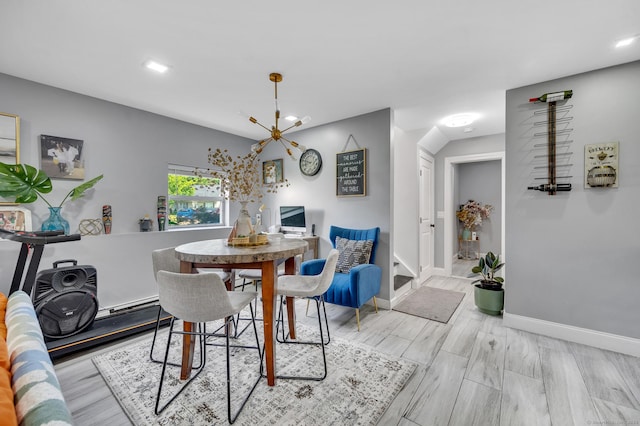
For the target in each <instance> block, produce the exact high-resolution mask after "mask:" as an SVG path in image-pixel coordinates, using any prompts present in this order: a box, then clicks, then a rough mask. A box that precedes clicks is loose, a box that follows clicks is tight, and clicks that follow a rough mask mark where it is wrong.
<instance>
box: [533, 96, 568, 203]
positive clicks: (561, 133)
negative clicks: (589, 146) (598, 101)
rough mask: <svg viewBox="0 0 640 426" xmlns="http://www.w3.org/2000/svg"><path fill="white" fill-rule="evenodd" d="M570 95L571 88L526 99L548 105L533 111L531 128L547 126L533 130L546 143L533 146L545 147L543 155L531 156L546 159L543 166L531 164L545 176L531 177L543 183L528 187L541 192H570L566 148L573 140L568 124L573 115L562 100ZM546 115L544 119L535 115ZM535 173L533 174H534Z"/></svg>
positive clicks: (550, 193)
mask: <svg viewBox="0 0 640 426" xmlns="http://www.w3.org/2000/svg"><path fill="white" fill-rule="evenodd" d="M572 96H573V91H572V90H565V91H562V92H556V93H545V94H544V95H542V96H540V97H538V98H531V99H529V102H536V103H546V106H547V108H545V109H539V110H537V111H534V113H533V114H534V118H535V120H536V121H534V122H533V126H534V127H542V126H546V131H541V132H536V133H534V135H533V136H534V137H535V138H543V137H544V138H546V139H547V141H546V143H536V144H534V145H533V147H534V149H540V150H542V149H544V148H546V154H538V155H534V156H533V157H534V159H546V164H545V165H534V167H533V168H534V172H536V173H537V172H544V171H545V170H546V176H539V177H534V179H536V180H545V181H546V183H540V184H534V185H533V186H529V187H527V189H532V190H536V191H543V192H546V193H548V194H549V195H555V194H556V193H557V192H558V191H571V183H569V182H568V179H571V178H572V177H573V176H571V175H570V174H569V173H570V171H571V167H572V166H573V164H571V163H570V161H571V156H572V154H573V152H571V151H569V149H570V147H571V143H572V142H573V140H571V139H570V137H571V132H572V131H573V129H572V128H571V127H570V125H571V121H572V120H573V117H572V116H570V115H569V114H570V113H571V109H572V108H573V105H570V104H567V103H566V102H565V101H566V99H569V98H571V97H572ZM545 114H546V118H547V119H546V120H539V119H538V118H539V117H541V116H544V115H545ZM536 173H534V174H536Z"/></svg>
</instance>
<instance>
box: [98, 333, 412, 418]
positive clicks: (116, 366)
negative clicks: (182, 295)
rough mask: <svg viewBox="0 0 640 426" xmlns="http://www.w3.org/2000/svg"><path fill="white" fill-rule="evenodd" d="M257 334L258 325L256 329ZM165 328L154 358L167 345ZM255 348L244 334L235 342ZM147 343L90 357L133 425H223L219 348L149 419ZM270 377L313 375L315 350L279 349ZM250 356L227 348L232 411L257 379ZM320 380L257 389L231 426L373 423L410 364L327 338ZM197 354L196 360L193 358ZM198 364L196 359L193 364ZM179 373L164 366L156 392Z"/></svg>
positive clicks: (151, 376) (174, 354) (151, 379)
mask: <svg viewBox="0 0 640 426" xmlns="http://www.w3.org/2000/svg"><path fill="white" fill-rule="evenodd" d="M259 326H260V327H258V328H259V329H261V328H262V327H261V326H262V324H261V323H260V324H259ZM296 329H297V332H298V334H299V336H298V338H299V339H300V340H303V339H309V338H314V337H316V338H317V336H315V335H317V329H316V330H313V329H310V328H308V327H305V326H303V325H301V324H298V326H297V328H296ZM166 333H167V332H166V330H165V331H164V332H163V333H162V337H161V338H160V340H159V342H160V344H156V352H157V357H158V358H161V357H162V354H161V352H162V350H163V348H164V347H166ZM258 334H259V335H260V339H261V341H262V336H261V334H262V332H261V331H259V333H258ZM173 340H174V342H172V345H171V359H173V360H174V361H179V356H180V354H179V350H180V344H179V343H180V342H179V341H178V340H179V337H177V338H175V339H173ZM238 340H239V341H240V342H241V343H242V344H250V343H251V342H253V343H255V337H254V334H253V331H252V330H251V329H249V330H247V331H246V332H245V333H244V334H242V335H241V336H240V338H239V339H238ZM150 345H151V340H150V339H148V340H146V339H145V340H143V341H140V342H138V343H134V344H132V345H130V346H126V347H123V348H120V349H116V350H113V351H111V352H107V353H104V354H101V355H98V356H96V357H94V358H93V362H94V364H95V366H96V367H97V368H98V370H99V371H100V374H101V375H102V377H103V378H104V380H105V381H106V383H107V384H108V386H109V388H110V389H111V391H112V392H113V394H114V395H115V397H116V398H117V400H118V402H119V403H120V405H121V406H122V408H123V409H124V411H125V412H126V413H127V415H128V416H129V418H130V420H131V421H132V422H133V423H134V424H135V425H216V424H227V405H226V404H227V403H226V373H225V368H226V367H225V359H224V348H218V347H209V349H208V359H207V364H206V367H205V370H204V371H203V372H202V373H201V374H200V375H199V376H198V377H197V378H196V379H195V380H194V381H193V382H192V383H191V384H190V385H189V386H188V387H187V389H186V390H185V391H184V392H183V393H182V394H181V395H180V396H179V397H178V398H177V399H176V400H175V401H174V402H173V403H172V404H171V405H169V407H168V408H167V409H166V411H164V412H163V413H162V414H161V415H160V416H156V415H155V414H154V406H155V397H156V392H157V389H158V380H159V377H160V371H161V367H162V366H161V365H160V364H156V363H153V362H151V361H149V348H150ZM276 350H277V352H276V360H277V374H279V375H301V374H302V375H319V374H321V372H322V368H323V367H322V365H323V364H322V352H321V349H320V347H317V346H313V345H290V344H289V345H283V344H278V346H277V349H276ZM256 352H257V351H255V350H247V349H235V350H232V354H233V356H232V359H231V365H232V396H233V397H232V409H233V410H234V412H235V410H236V409H237V407H238V406H239V403H240V402H239V401H240V399H241V398H242V397H243V395H244V394H245V393H246V392H247V391H248V390H249V389H250V387H251V385H252V384H253V383H254V382H255V379H256V378H257V377H258V376H257V375H258V366H259V360H258V359H257V355H256ZM326 353H327V364H328V366H327V369H328V374H327V378H326V379H325V380H324V381H321V382H315V381H300V380H284V379H279V380H277V383H276V386H274V387H269V386H267V384H266V379H263V380H262V381H261V382H260V383H259V384H258V387H257V388H256V390H255V391H254V393H253V395H252V396H251V398H250V400H249V402H248V403H247V405H246V406H245V407H244V409H243V411H242V413H241V414H240V416H239V417H238V419H237V420H236V423H235V424H239V425H374V424H376V423H377V421H378V419H379V418H380V417H381V416H382V414H384V412H385V410H386V409H387V407H388V406H389V404H390V403H391V402H392V401H393V399H394V398H395V397H396V395H397V394H398V392H399V391H400V390H401V389H402V388H403V386H404V385H405V384H406V382H407V381H408V379H409V378H410V377H411V375H412V374H413V372H414V370H415V368H416V364H415V363H413V362H411V361H408V360H404V359H400V358H397V357H394V356H389V355H384V354H381V353H379V352H378V351H376V350H374V349H372V348H369V347H366V346H360V345H356V344H354V343H351V342H349V341H346V340H344V339H340V338H337V337H335V336H332V337H331V343H330V344H328V345H327V346H326ZM196 356H197V354H196ZM195 362H197V359H196V361H195ZM179 370H180V369H179V368H178V367H168V368H167V374H168V378H167V379H165V380H166V382H165V385H164V386H163V398H164V395H165V389H167V393H168V392H173V391H174V390H175V389H176V386H178V385H179V383H180V381H179V379H178V376H179V374H180V371H179Z"/></svg>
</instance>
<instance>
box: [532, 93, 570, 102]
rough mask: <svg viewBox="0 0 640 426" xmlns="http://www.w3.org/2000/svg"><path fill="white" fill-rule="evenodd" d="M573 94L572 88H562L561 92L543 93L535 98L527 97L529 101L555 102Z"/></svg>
mask: <svg viewBox="0 0 640 426" xmlns="http://www.w3.org/2000/svg"><path fill="white" fill-rule="evenodd" d="M572 96H573V90H564V91H562V92H554V93H545V94H544V95H542V96H539V97H537V98H531V99H529V102H555V101H561V100H564V99H569V98H570V97H572Z"/></svg>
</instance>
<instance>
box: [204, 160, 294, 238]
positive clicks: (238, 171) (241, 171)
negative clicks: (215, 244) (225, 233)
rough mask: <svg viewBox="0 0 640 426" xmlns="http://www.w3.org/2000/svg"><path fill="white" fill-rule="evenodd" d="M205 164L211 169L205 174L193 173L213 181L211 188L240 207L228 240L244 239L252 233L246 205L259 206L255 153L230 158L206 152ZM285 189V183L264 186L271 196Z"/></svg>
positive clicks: (257, 170)
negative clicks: (213, 186) (214, 183)
mask: <svg viewBox="0 0 640 426" xmlns="http://www.w3.org/2000/svg"><path fill="white" fill-rule="evenodd" d="M208 162H209V163H210V164H211V165H212V166H213V167H211V168H208V169H206V170H200V169H199V170H196V174H197V175H198V176H208V177H211V178H214V179H215V182H216V185H215V188H216V189H217V190H218V191H220V193H221V194H223V196H224V197H225V198H226V199H227V200H229V201H237V202H239V203H240V204H241V208H240V213H239V216H238V219H237V220H236V222H235V224H234V227H233V230H232V231H231V234H230V235H229V240H232V239H233V238H236V237H247V236H249V235H250V234H252V233H253V231H254V230H253V227H252V225H251V216H250V215H249V212H248V210H247V204H248V203H249V202H259V201H260V200H261V199H262V197H263V193H262V175H261V173H260V168H259V164H260V160H259V158H258V156H257V154H256V153H255V152H250V153H248V154H246V155H237V156H236V157H233V156H232V155H231V154H230V153H229V151H228V150H226V149H224V150H222V149H220V148H216V149H213V148H209V154H208ZM285 186H289V181H288V180H284V181H283V182H279V183H274V184H271V185H269V186H268V188H267V192H272V193H275V192H277V190H278V189H279V188H282V187H285Z"/></svg>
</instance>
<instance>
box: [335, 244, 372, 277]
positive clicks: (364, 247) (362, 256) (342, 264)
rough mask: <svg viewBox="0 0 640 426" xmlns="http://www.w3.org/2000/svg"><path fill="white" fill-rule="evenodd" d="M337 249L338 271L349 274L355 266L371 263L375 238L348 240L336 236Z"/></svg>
mask: <svg viewBox="0 0 640 426" xmlns="http://www.w3.org/2000/svg"><path fill="white" fill-rule="evenodd" d="M336 249H338V252H339V255H338V263H337V264H336V272H341V273H344V274H348V273H349V271H350V270H351V268H353V267H354V266H358V265H364V264H366V263H369V258H370V257H371V250H372V249H373V240H348V239H346V238H341V237H336Z"/></svg>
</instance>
